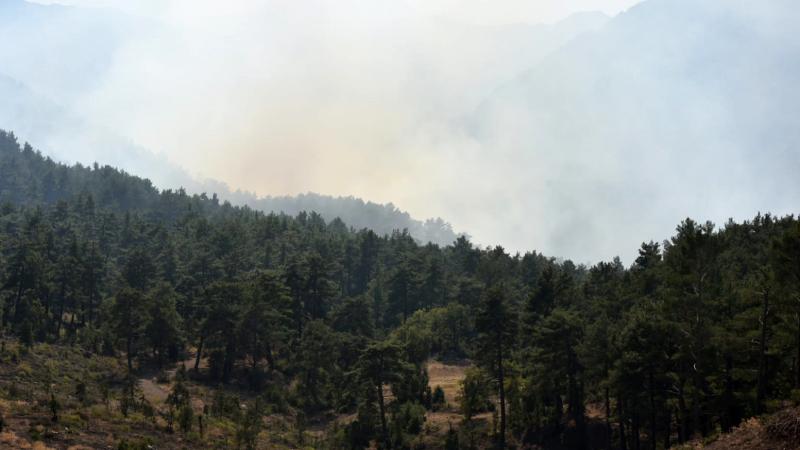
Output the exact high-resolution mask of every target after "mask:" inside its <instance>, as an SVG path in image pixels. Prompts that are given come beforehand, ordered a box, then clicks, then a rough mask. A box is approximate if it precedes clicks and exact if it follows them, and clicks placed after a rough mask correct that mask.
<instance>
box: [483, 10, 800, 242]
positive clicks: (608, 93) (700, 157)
mask: <svg viewBox="0 0 800 450" xmlns="http://www.w3.org/2000/svg"><path fill="white" fill-rule="evenodd" d="M798 27H800V13H798V10H797V8H796V4H795V3H794V2H790V1H786V0H776V1H768V2H759V3H758V4H757V6H756V5H754V4H753V3H752V2H740V1H723V0H647V1H644V2H642V3H641V4H639V5H637V6H635V7H633V8H631V9H630V10H629V11H627V12H625V13H622V14H620V15H619V16H617V17H615V18H614V19H612V20H611V21H610V22H609V23H607V24H606V25H605V26H604V27H603V28H601V29H599V30H598V31H596V32H594V33H589V34H586V35H583V36H579V37H578V38H576V39H575V40H573V41H572V42H571V43H569V44H567V45H566V46H564V47H562V48H561V49H559V50H557V51H556V52H554V53H553V54H551V55H550V56H549V57H547V58H545V59H544V60H543V61H541V62H540V63H539V64H537V65H535V66H534V67H532V68H531V69H530V70H529V71H527V72H526V73H524V74H522V75H521V76H519V77H518V78H517V79H515V80H514V81H512V82H510V83H508V84H506V85H505V86H504V87H502V88H501V89H499V90H498V91H497V92H496V93H495V94H494V95H493V96H491V97H490V98H488V99H487V100H486V101H485V102H484V103H483V104H482V106H481V107H480V108H479V109H478V110H477V112H476V113H475V115H474V116H472V117H471V118H470V120H469V121H468V124H467V126H468V128H469V129H470V131H471V132H472V133H473V134H474V135H475V136H476V137H477V138H478V139H479V140H480V141H481V142H482V143H483V144H484V147H485V148H490V149H492V151H493V152H495V153H497V154H502V155H504V156H505V157H506V158H508V160H510V161H513V166H510V167H509V168H508V169H507V170H508V171H510V172H512V173H513V171H515V170H516V171H518V170H524V171H525V172H524V173H525V175H526V179H528V180H529V183H528V184H525V185H524V190H521V191H519V192H516V193H514V192H510V193H509V194H508V195H509V196H510V197H511V198H512V199H513V201H518V202H520V203H521V204H524V205H526V206H528V207H529V208H531V209H532V210H535V211H542V214H555V215H557V217H556V219H558V220H556V219H554V220H552V221H551V222H552V225H549V227H550V228H547V227H548V226H545V228H543V229H542V230H541V231H539V232H538V235H537V236H538V240H537V242H559V243H562V244H563V247H564V248H567V250H566V251H564V254H567V255H570V254H579V252H580V249H581V248H583V247H586V246H587V245H589V243H590V242H591V243H592V244H591V245H592V246H594V247H597V250H598V252H599V254H613V253H614V252H615V251H617V250H615V248H616V249H618V248H620V247H623V246H625V247H628V246H631V245H634V244H635V242H633V241H631V242H627V243H624V242H620V241H619V240H615V239H607V236H614V235H617V236H632V235H633V234H635V233H634V230H633V227H638V230H636V233H638V235H641V234H642V233H643V234H644V235H647V236H658V235H661V234H663V233H666V232H667V231H668V230H666V229H660V228H656V227H659V226H663V224H666V223H670V222H671V220H670V219H669V217H676V216H686V215H690V216H699V215H702V216H703V217H709V218H712V219H713V220H717V221H723V220H726V219H727V218H728V217H730V216H731V215H733V216H734V217H736V218H741V217H742V216H751V215H753V214H755V213H756V212H757V211H759V210H761V211H763V210H765V209H767V210H771V211H774V212H776V213H784V212H785V213H788V212H791V211H792V208H793V207H794V206H795V205H796V203H797V199H798V198H800V185H798V183H797V181H796V176H795V174H796V171H797V168H798V167H800V152H798V151H797V148H798V146H800V115H799V114H797V111H798V109H797V105H798V104H800V91H798V90H797V89H795V85H796V83H797V74H798V72H800V38H798V35H797V33H796V32H795V31H794V30H796V29H797V28H798ZM766 174H768V176H766ZM654 177H656V178H657V179H658V182H653V180H654ZM710 199H715V201H711V200H710ZM720 199H722V200H720ZM509 201H512V200H509ZM565 204H568V205H570V207H569V208H564V205H565ZM587 217H589V218H590V217H599V218H602V219H603V220H598V221H596V222H595V221H591V220H589V221H587V220H585V218H587ZM642 217H648V218H652V219H649V220H648V221H647V222H646V223H644V225H645V226H646V228H642V224H643V221H642V220H641V218H642ZM576 236H577V238H576ZM598 243H599V244H598Z"/></svg>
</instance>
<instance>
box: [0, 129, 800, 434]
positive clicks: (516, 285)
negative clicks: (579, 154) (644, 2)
mask: <svg viewBox="0 0 800 450" xmlns="http://www.w3.org/2000/svg"><path fill="white" fill-rule="evenodd" d="M0 310H1V312H2V320H1V321H0V324H1V326H2V329H1V330H0V331H1V332H2V333H4V334H11V335H13V336H15V337H16V338H18V339H19V340H20V341H21V342H23V343H25V344H26V345H33V344H35V343H37V342H51V343H53V342H57V343H62V344H67V345H76V346H80V347H82V348H84V349H86V350H87V351H90V352H96V353H103V354H109V355H119V356H121V357H124V358H125V360H126V362H127V365H128V369H129V372H130V373H136V372H137V371H138V370H141V368H143V367H148V366H155V367H160V366H165V365H169V364H173V363H174V362H177V361H182V360H186V359H188V358H191V359H192V363H193V364H190V367H189V369H190V371H191V372H194V375H193V376H194V377H195V378H196V379H198V380H201V381H202V380H205V381H207V382H210V383H224V384H227V385H236V386H241V387H242V388H243V389H248V390H249V391H250V392H252V393H253V394H254V395H256V396H258V398H259V402H258V404H259V405H262V406H263V405H272V410H274V411H291V412H292V414H294V415H295V417H297V418H298V419H297V420H298V423H301V422H302V420H301V419H300V418H302V417H316V416H321V415H326V414H351V413H352V414H354V416H355V420H353V421H352V422H351V423H349V424H343V425H334V426H332V428H331V430H329V433H327V440H326V442H325V445H326V446H328V447H330V448H363V447H366V446H368V445H369V443H370V442H371V441H372V442H376V443H378V445H380V446H382V447H384V448H390V447H391V448H409V447H411V446H415V445H417V446H418V445H419V442H418V441H416V438H415V436H416V435H417V434H418V433H420V431H421V430H422V423H423V421H424V416H425V414H426V411H428V410H431V409H436V408H437V407H438V406H440V404H441V402H442V401H443V400H442V394H441V392H437V391H436V390H434V391H431V389H430V388H429V387H428V376H427V373H426V370H425V361H426V360H428V359H429V358H430V357H432V356H436V357H442V358H447V357H453V358H465V357H466V358H470V359H471V360H473V361H474V362H475V363H476V365H477V368H476V369H475V370H470V371H468V375H467V378H466V379H465V380H464V382H463V385H462V395H461V400H460V402H461V407H462V410H463V412H464V416H465V421H464V423H463V424H462V426H461V427H460V428H459V430H458V431H457V432H456V431H453V432H451V433H448V434H447V436H446V441H444V442H442V443H441V446H447V447H449V448H470V447H476V446H479V445H481V442H485V441H482V440H481V438H480V437H476V436H475V435H474V433H476V432H481V433H483V432H484V431H483V430H484V429H481V428H478V427H473V426H472V424H473V422H474V420H473V419H472V418H473V417H474V416H475V415H476V414H477V413H480V412H482V411H487V410H489V411H494V415H495V416H496V419H495V425H496V426H494V427H492V428H490V429H488V430H485V432H486V433H488V435H489V436H487V437H486V438H487V439H490V440H491V441H492V442H494V443H495V444H496V445H497V446H499V447H506V446H509V445H516V446H518V445H521V444H538V445H543V446H545V447H548V448H622V449H639V448H665V447H668V446H669V445H670V444H671V443H674V442H682V441H685V440H687V439H690V438H692V437H693V436H706V435H710V434H713V433H715V432H717V431H718V430H727V429H729V428H730V427H732V426H734V425H736V424H737V423H739V422H740V421H741V420H742V419H743V418H746V417H749V416H752V415H754V414H758V413H760V412H763V411H766V410H768V409H771V408H775V407H777V406H779V403H780V401H782V400H785V399H790V398H793V397H794V398H795V399H796V400H798V399H800V222H798V221H797V220H796V219H795V218H794V217H783V218H776V217H772V216H769V215H765V216H762V215H759V216H757V217H756V218H754V219H753V220H752V221H747V222H744V223H738V224H737V223H733V222H731V223H728V224H726V225H725V227H724V228H722V229H715V228H714V227H713V226H712V225H711V224H698V223H695V222H694V221H692V220H689V219H687V220H685V221H683V222H682V223H681V224H680V226H679V227H678V228H677V230H676V235H675V236H674V237H672V238H671V239H670V240H668V241H665V243H664V244H663V245H659V244H656V243H652V242H651V243H647V244H643V245H642V247H641V249H640V251H639V257H638V258H637V259H636V261H635V263H634V264H633V265H632V266H631V267H629V268H626V267H624V266H623V265H622V264H621V263H620V262H619V260H614V261H611V262H603V263H599V264H597V265H595V266H592V267H589V268H587V267H583V266H576V265H575V264H573V263H572V262H570V261H563V262H559V261H556V260H554V259H553V258H546V257H544V256H542V255H540V254H537V253H535V252H533V253H527V254H525V255H509V254H508V253H507V252H506V251H505V250H504V249H503V248H501V247H494V248H486V249H481V248H476V247H474V246H473V245H472V244H471V243H470V242H469V241H468V240H467V239H466V238H463V237H462V238H459V239H457V240H456V241H455V242H454V243H453V244H452V245H450V246H447V247H439V246H437V245H432V244H430V245H424V246H422V245H419V244H417V243H416V242H415V241H414V239H412V238H411V237H410V236H409V235H408V234H407V233H404V232H401V231H396V232H393V233H392V234H390V235H383V236H381V235H377V234H375V233H374V232H372V231H369V230H361V231H353V230H352V229H349V228H348V227H347V226H346V225H345V224H344V223H343V222H341V221H339V220H334V221H331V222H326V221H325V220H323V218H322V217H321V216H319V215H318V214H316V213H300V214H298V215H297V216H295V217H289V216H286V215H274V214H270V215H266V214H263V213H260V212H256V211H253V210H250V209H248V208H237V207H232V206H231V205H229V204H224V203H223V204H220V202H219V201H217V200H216V198H215V197H212V198H207V197H206V196H189V195H187V194H186V193H185V192H183V191H180V190H179V191H164V192H159V191H157V190H156V189H154V188H153V187H152V186H151V185H150V184H149V182H147V181H146V180H142V179H139V178H135V177H132V176H130V175H127V174H125V173H122V172H119V171H117V170H115V169H112V168H109V167H99V166H94V167H88V168H87V167H81V166H76V167H66V166H63V165H59V164H56V163H54V162H52V161H50V160H48V159H46V158H44V157H42V156H41V155H40V154H38V153H37V152H35V151H34V150H33V149H31V148H30V146H27V145H24V146H22V147H20V146H19V144H18V143H17V141H16V139H15V138H14V136H13V135H12V134H9V133H0ZM206 363H207V364H206ZM386 386H390V387H391V392H392V398H391V401H390V400H389V399H388V398H387V397H386V395H385V394H386V390H385V389H384V387H386ZM220 403H224V402H220ZM248 411H261V409H250V410H248ZM252 414H255V413H252V412H248V414H247V417H248V418H249V419H248V420H251V422H249V423H250V424H251V425H252V426H255V425H253V424H258V423H260V420H258V418H255V419H253V418H252V417H251V416H252ZM298 426H300V425H298Z"/></svg>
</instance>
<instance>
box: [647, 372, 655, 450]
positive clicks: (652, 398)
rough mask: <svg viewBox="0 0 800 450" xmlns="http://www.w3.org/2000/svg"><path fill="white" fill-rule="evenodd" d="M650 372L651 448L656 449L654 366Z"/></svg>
mask: <svg viewBox="0 0 800 450" xmlns="http://www.w3.org/2000/svg"><path fill="white" fill-rule="evenodd" d="M648 372H649V373H648V377H649V379H648V384H649V388H650V389H649V390H650V448H651V449H652V450H656V397H655V390H656V388H655V386H654V381H653V368H652V367H650V370H649V371H648Z"/></svg>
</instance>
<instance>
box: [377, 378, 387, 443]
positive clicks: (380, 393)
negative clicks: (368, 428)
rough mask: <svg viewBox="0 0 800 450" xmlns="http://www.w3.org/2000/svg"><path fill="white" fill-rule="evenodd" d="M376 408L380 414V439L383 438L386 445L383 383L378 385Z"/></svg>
mask: <svg viewBox="0 0 800 450" xmlns="http://www.w3.org/2000/svg"><path fill="white" fill-rule="evenodd" d="M378 407H379V408H380V412H381V437H382V438H383V442H384V443H385V444H387V445H388V443H389V430H388V427H387V426H386V406H385V405H384V403H383V383H378Z"/></svg>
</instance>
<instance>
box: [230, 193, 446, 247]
mask: <svg viewBox="0 0 800 450" xmlns="http://www.w3.org/2000/svg"><path fill="white" fill-rule="evenodd" d="M223 195H224V196H223V198H225V199H229V200H230V201H231V202H233V203H234V204H240V205H247V206H249V207H251V208H253V209H255V210H258V211H275V212H284V213H286V214H289V215H296V214H298V213H299V212H301V211H314V212H317V213H319V214H320V215H321V216H322V217H323V218H325V220H328V221H330V220H333V219H335V218H337V217H338V218H340V219H342V220H343V221H344V222H345V223H346V224H347V225H349V226H351V227H353V228H355V229H357V230H359V229H362V228H369V229H371V230H373V231H375V232H376V233H378V234H380V235H383V234H390V233H391V232H392V231H394V230H404V229H405V230H408V232H409V234H410V235H411V236H413V237H414V238H415V239H417V240H419V241H421V242H433V243H435V244H439V245H442V246H444V245H449V244H452V243H453V241H455V240H456V239H457V238H458V234H456V233H455V232H454V231H453V227H452V226H451V225H450V224H449V223H447V222H445V221H444V220H442V219H441V218H438V217H437V218H435V219H427V220H425V221H424V222H423V221H421V220H416V219H414V218H413V217H411V215H409V214H408V213H407V212H405V211H401V210H400V209H398V208H397V207H396V206H395V205H393V204H392V203H387V204H379V203H373V202H370V201H364V200H362V199H360V198H356V197H352V196H350V197H333V196H330V195H321V194H316V193H313V192H309V193H306V194H299V195H296V196H279V197H261V198H259V197H256V196H254V195H251V194H244V193H241V192H234V193H227V194H223Z"/></svg>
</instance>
